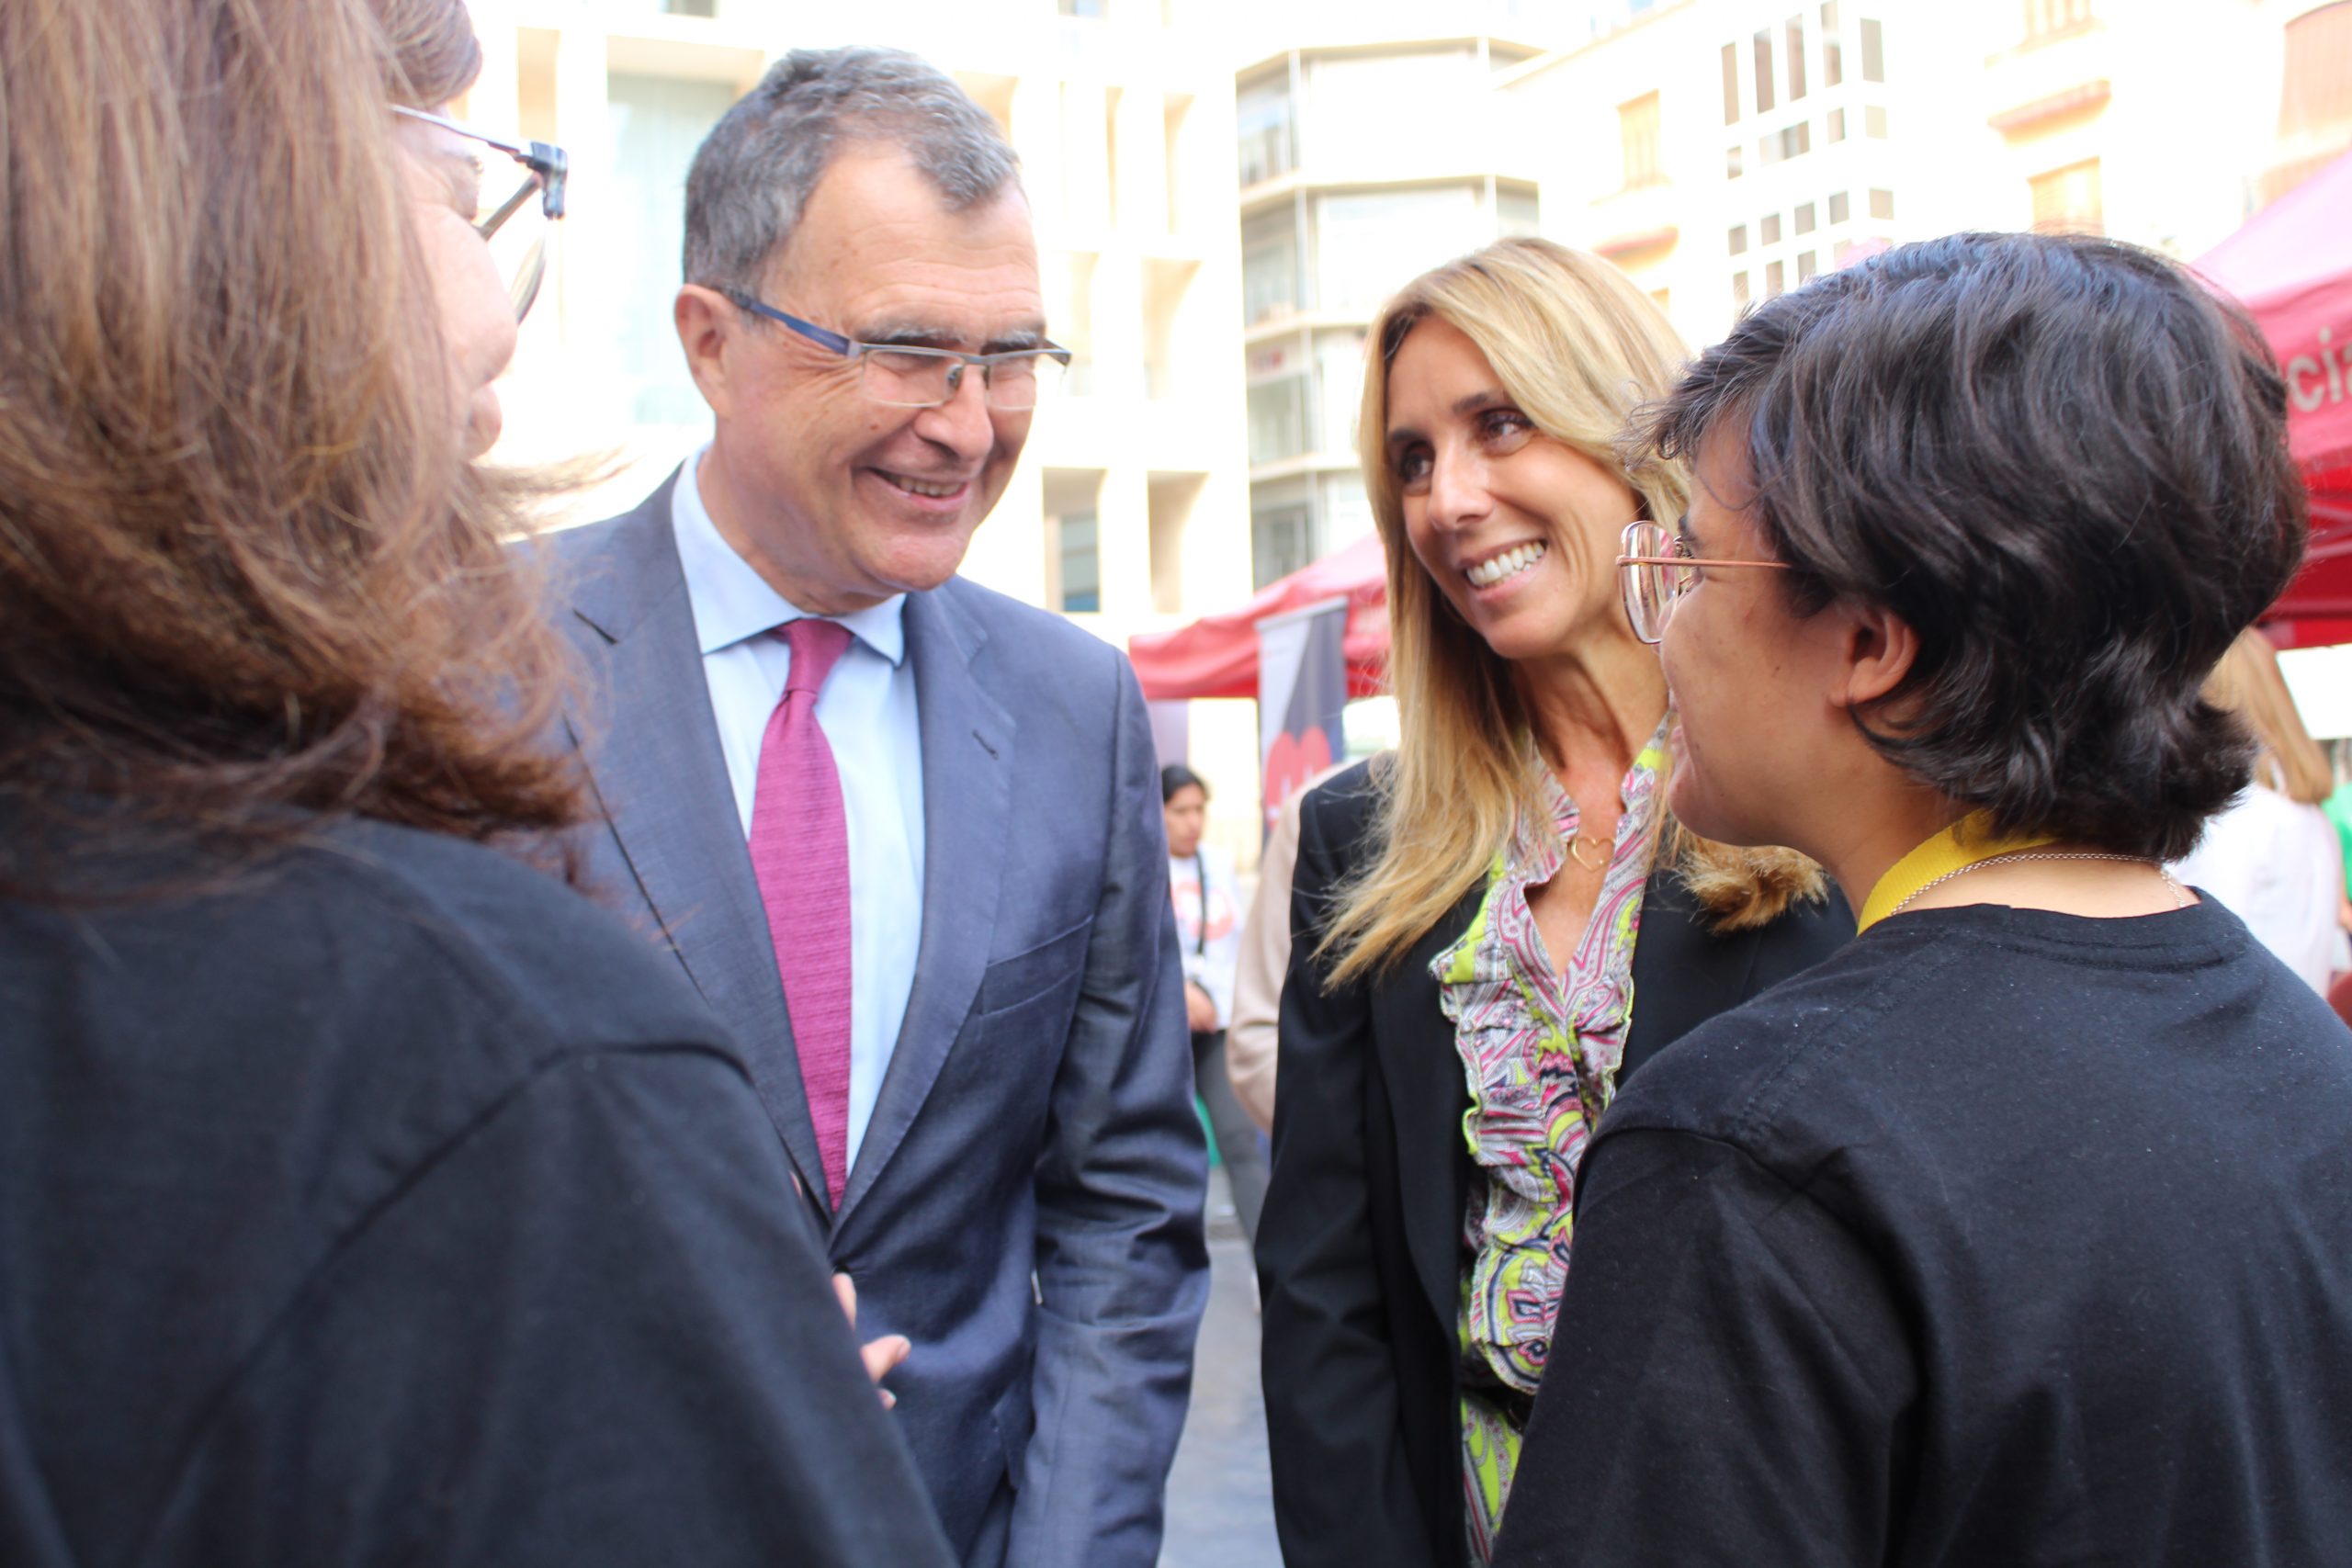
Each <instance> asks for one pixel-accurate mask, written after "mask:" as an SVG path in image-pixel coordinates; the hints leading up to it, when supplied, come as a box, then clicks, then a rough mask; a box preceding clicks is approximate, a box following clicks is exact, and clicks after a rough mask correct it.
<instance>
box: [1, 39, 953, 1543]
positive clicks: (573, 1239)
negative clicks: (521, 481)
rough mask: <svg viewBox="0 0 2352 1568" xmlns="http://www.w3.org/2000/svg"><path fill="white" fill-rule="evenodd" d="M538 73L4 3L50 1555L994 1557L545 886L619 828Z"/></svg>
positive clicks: (761, 1196)
mask: <svg viewBox="0 0 2352 1568" xmlns="http://www.w3.org/2000/svg"><path fill="white" fill-rule="evenodd" d="M480 62H481V56H480V51H479V49H478V47H477V46H476V44H475V42H474V39H473V38H472V35H471V32H470V29H469V26H468V24H467V20H466V17H465V13H464V11H463V9H462V7H461V6H458V4H457V3H456V0H376V3H374V4H372V5H371V4H368V3H365V0H165V3H161V4H159V3H157V0H20V3H12V4H10V5H8V6H0V124H5V125H6V138H5V151H0V158H5V162H6V175H5V181H0V234H5V235H6V243H5V244H0V1173H5V1176H0V1344H5V1347H6V1353H5V1355H4V1356H0V1561H6V1562H10V1563H28V1564H40V1565H42V1568H50V1565H62V1564H64V1563H67V1562H103V1561H118V1560H130V1559H132V1558H136V1559H137V1560H138V1561H141V1562H156V1563H175V1562H191V1563H193V1562H338V1563H358V1562H392V1561H399V1562H497V1563H517V1562H548V1563H556V1562H562V1563H567V1564H577V1563H586V1562H648V1561H655V1560H665V1561H678V1562H698V1563H707V1562H775V1561H782V1560H786V1559H787V1558H788V1559H790V1560H792V1561H796V1562H837V1563H851V1562H858V1563H864V1562H883V1561H887V1562H901V1561H913V1562H940V1561H944V1547H943V1546H942V1543H941V1542H940V1540H939V1538H938V1535H937V1531H936V1529H935V1527H933V1525H932V1524H931V1523H930V1520H929V1517H928V1513H927V1511H926V1510H925V1509H924V1507H923V1506H922V1503H921V1502H920V1501H919V1500H918V1499H919V1496H920V1494H919V1489H918V1487H917V1485H916V1483H915V1480H914V1477H913V1474H912V1472H911V1471H910V1468H909V1466H908V1463H907V1461H906V1459H905V1457H904V1455H903V1453H902V1452H901V1451H900V1450H899V1447H898V1445H897V1443H896V1442H895V1440H894V1439H893V1438H892V1436H891V1434H890V1433H889V1432H888V1429H887V1427H886V1426H885V1421H886V1417H885V1416H883V1414H882V1413H881V1411H880V1409H879V1408H878V1406H877V1404H876V1400H875V1396H874V1393H873V1390H872V1389H871V1388H870V1387H869V1386H868V1385H867V1384H866V1383H865V1379H864V1377H863V1375H862V1373H861V1370H860V1368H859V1366H858V1362H857V1358H856V1355H855V1352H854V1347H853V1345H852V1343H851V1341H850V1339H849V1337H848V1335H847V1333H846V1331H845V1329H844V1326H843V1324H842V1320H841V1316H840V1314H839V1312H838V1311H837V1310H836V1308H835V1306H834V1304H833V1302H832V1298H831V1293H830V1292H828V1291H827V1289H826V1284H825V1280H824V1278H823V1269H822V1264H821V1262H820V1259H819V1257H818V1255H817V1253H816V1251H815V1249H814V1247H813V1246H812V1243H811V1240H810V1238H809V1236H808V1235H806V1234H805V1233H804V1232H803V1230H802V1229H801V1228H800V1226H799V1225H798V1223H797V1220H796V1219H795V1217H794V1216H795V1214H796V1212H797V1205H796V1204H795V1203H794V1202H793V1201H792V1198H791V1193H790V1190H789V1187H788V1185H787V1183H788V1175H787V1172H786V1168H785V1167H784V1165H783V1163H782V1161H781V1158H780V1156H779V1154H778V1151H777V1149H776V1147H775V1139H774V1135H773V1134H772V1133H771V1132H770V1131H769V1129H768V1123H767V1121H766V1118H765V1116H764V1114H763V1111H762V1110H761V1108H760V1105H759V1102H758V1100H757V1099H756V1097H755V1096H754V1094H753V1093H752V1089H751V1087H750V1085H749V1082H748V1080H747V1078H746V1077H745V1076H744V1073H743V1070H742V1068H741V1065H740V1064H739V1063H738V1062H737V1061H736V1059H735V1058H734V1056H733V1054H732V1049H731V1047H730V1046H729V1043H728V1042H727V1041H726V1040H725V1038H724V1036H723V1035H722V1034H721V1033H719V1032H718V1030H717V1027H716V1026H715V1025H714V1024H712V1023H710V1022H709V1021H707V1018H706V1017H705V1016H704V1014H703V1012H702V1010H701V1009H700V1008H699V1006H698V1004H697V1003H696V1001H695V998H694V997H693V996H692V995H691V994H690V993H687V992H685V991H684V988H683V987H681V985H680V983H679V981H678V979H677V977H676V976H674V974H673V971H672V966H671V965H669V964H666V963H665V962H663V961H662V960H661V959H660V958H659V957H658V956H657V955H655V954H653V953H650V952H648V951H647V950H645V949H644V948H643V946H642V944H641V943H640V942H638V941H637V940H636V939H635V938H634V937H633V936H632V935H631V933H629V932H628V931H626V930H625V929H623V928H622V927H621V926H620V925H619V924H618V922H617V921H616V920H614V919H611V918H609V917H608V916H605V915H604V914H603V913H601V912H599V911H597V910H596V909H595V908H594V907H593V906H592V905H591V904H589V903H588V901H587V900H585V899H583V898H581V897H578V896H577V895H576V894H575V893H573V892H572V891H571V890H569V889H567V888H566V887H565V886H562V885H561V882H560V879H559V878H558V877H557V876H555V875H551V874H548V873H547V872H545V871H542V870H539V869H534V868H532V867H530V866H528V865H526V864H522V863H518V862H517V860H516V859H515V858H514V857H511V856H509V855H507V854H504V853H502V852H500V851H499V849H498V848H494V847H492V846H499V845H503V846H514V847H520V846H522V845H524V844H526V843H528V842H533V841H545V836H546V835H548V834H550V833H551V832H553V831H554V830H558V829H563V828H565V827H566V826H568V825H569V824H571V823H572V822H574V821H575V820H576V819H577V818H579V816H580V815H581V802H580V798H579V788H580V786H579V784H578V783H577V782H576V781H575V779H574V778H573V776H572V775H571V772H570V770H569V768H568V766H567V765H566V764H565V763H563V762H562V761H559V760H556V759H553V758H551V757H550V756H548V754H547V753H546V752H545V751H543V750H541V747H540V744H539V740H540V737H542V736H543V735H544V734H545V733H546V732H547V731H548V728H550V726H551V723H552V721H553V717H554V715H555V713H556V712H557V703H558V700H559V699H558V685H557V680H556V676H557V671H558V660H557V655H556V653H555V651H554V649H555V647H556V646H557V645H555V644H554V643H553V642H551V641H550V637H549V634H548V632H547V631H546V630H544V629H543V628H542V626H541V625H540V622H539V619H538V616H537V604H536V601H535V598H534V596H533V594H532V593H531V592H530V591H529V589H528V587H527V585H526V584H525V583H523V582H521V581H518V580H517V579H516V578H515V577H514V576H513V575H512V574H511V572H510V569H509V565H508V562H507V560H506V558H505V555H504V552H503V550H502V549H501V547H500V545H499V542H498V541H499V537H500V536H501V535H502V534H503V533H504V532H506V531H508V530H510V529H511V528H512V527H514V526H515V525H516V524H517V523H518V522H519V521H520V520H521V517H522V508H523V506H524V503H525V502H527V500H528V499H529V496H528V493H527V487H524V486H518V485H515V484H513V483H499V482H494V481H492V479H489V478H487V477H486V476H485V475H484V474H483V473H482V472H481V471H480V470H478V469H476V468H472V467H471V466H470V465H469V457H470V456H472V455H474V454H476V453H478V452H479V451H480V450H481V448H482V447H483V446H486V445H487V444H488V441H489V439H490V438H491V436H492V435H493V434H495V429H496V418H497V405H496V399H495V395H494V393H493V392H492V391H491V389H490V383H491V380H492V378H493V377H494V376H495V375H496V374H497V373H498V371H499V370H500V369H501V368H502V367H503V365H504V362H505V359H506V357H507V356H508V355H509V354H511V352H512V351H513V347H514V343H515V312H516V308H517V306H518V305H526V304H527V302H528V287H529V284H530V282H531V280H532V275H524V276H517V277H516V278H515V279H513V280H511V281H512V282H514V283H515V284H516V285H517V286H518V287H517V288H516V289H515V291H513V292H510V291H509V289H508V288H507V287H506V286H505V285H506V283H507V282H508V281H510V280H506V279H502V277H501V276H499V274H498V272H497V270H496V268H495V266H494V265H493V263H492V259H491V253H490V251H489V249H488V247H487V244H486V241H485V235H484V232H483V231H487V230H490V229H492V228H498V227H503V226H504V225H505V224H507V223H510V222H516V221H520V222H530V221H535V220H545V219H546V218H547V217H549V216H553V215H555V214H556V213H558V212H559V211H560V180H561V172H562V164H561V157H560V153H559V152H556V150H554V149H552V148H548V147H544V146H536V145H531V144H526V143H523V142H520V141H514V142H508V141H499V140H495V139H492V138H489V137H485V136H482V135H481V134H479V133H475V132H470V131H469V130H466V129H465V128H463V127H461V126H458V125H457V124H455V123H454V122H452V121H450V120H449V119H448V118H447V106H448V104H449V102H450V100H451V99H453V98H455V97H456V96H458V95H459V94H460V93H461V92H462V91H463V90H464V89H465V87H466V86H467V85H468V84H469V82H470V80H471V79H472V77H473V75H474V73H475V72H476V71H477V70H478V69H479V67H480ZM510 190H511V191H513V192H514V195H515V199H514V200H513V201H510V202H502V201H501V200H500V198H501V197H505V196H506V195H507V193H508V192H509V191H510Z"/></svg>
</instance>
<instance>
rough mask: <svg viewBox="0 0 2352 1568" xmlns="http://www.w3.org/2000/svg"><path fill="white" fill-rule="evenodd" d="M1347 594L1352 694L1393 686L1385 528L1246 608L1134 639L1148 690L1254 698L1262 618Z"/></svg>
mask: <svg viewBox="0 0 2352 1568" xmlns="http://www.w3.org/2000/svg"><path fill="white" fill-rule="evenodd" d="M1339 598H1345V599H1346V600H1347V602H1348V637H1347V653H1348V695H1350V696H1351V697H1368V696H1372V695H1374V694H1376V693H1378V692H1381V691H1383V690H1385V686H1384V684H1383V675H1382V671H1383V668H1384V666H1385V663H1386V661H1387V658H1388V566H1387V558H1386V557H1385V556H1384V555H1383V554H1382V553H1381V549H1380V536H1379V535H1377V534H1372V535H1367V536H1365V537H1363V538H1361V539H1359V540H1357V541H1356V542H1355V543H1354V544H1352V545H1350V546H1349V547H1347V548H1345V549H1342V550H1337V551H1334V552H1333V553H1332V554H1330V555H1328V556H1325V557H1324V558H1322V559H1321V560H1318V561H1317V562H1315V563H1314V564H1313V565H1311V566H1305V567H1301V568H1300V569H1299V570H1296V571H1294V572H1292V573H1291V574H1290V575H1289V576H1288V577H1284V578H1281V579H1278V580H1277V581H1273V582H1270V583H1268V584H1267V585H1266V586H1265V587H1264V588H1263V589H1262V590H1261V591H1260V592H1259V593H1258V596H1257V597H1256V598H1254V599H1252V600H1250V603H1248V604H1244V605H1242V606H1241V607H1240V608H1239V609H1238V610H1227V611H1226V612H1225V613H1224V614H1222V615H1204V616H1203V617H1202V618H1201V619H1199V620H1197V621H1194V622H1193V624H1192V625H1191V626H1180V627H1178V628H1177V629H1176V630H1174V631H1172V632H1146V633H1143V634H1140V635H1138V636H1136V637H1130V638H1128V639H1127V652H1128V657H1130V658H1131V659H1133V660H1135V667H1136V679H1137V680H1138V681H1140V682H1143V694H1144V695H1145V696H1146V697H1148V698H1149V699H1150V700H1152V701H1153V702H1171V701H1175V700H1177V699H1180V698H1183V697H1254V696H1256V695H1257V694H1258V623H1259V622H1260V621H1262V620H1264V619H1265V618H1266V617H1267V616H1269V615H1281V614H1283V612H1284V611H1286V610H1303V609H1305V608H1306V606H1307V605H1309V604H1317V603H1318V602H1320V601H1322V600H1325V599H1339Z"/></svg>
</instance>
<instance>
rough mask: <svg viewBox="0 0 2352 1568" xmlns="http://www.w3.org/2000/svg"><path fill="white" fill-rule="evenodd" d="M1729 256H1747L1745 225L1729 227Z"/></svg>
mask: <svg viewBox="0 0 2352 1568" xmlns="http://www.w3.org/2000/svg"><path fill="white" fill-rule="evenodd" d="M1731 254H1734V255H1736V256H1744V255H1746V254H1747V224H1745V223H1735V224H1733V225H1732V226H1731Z"/></svg>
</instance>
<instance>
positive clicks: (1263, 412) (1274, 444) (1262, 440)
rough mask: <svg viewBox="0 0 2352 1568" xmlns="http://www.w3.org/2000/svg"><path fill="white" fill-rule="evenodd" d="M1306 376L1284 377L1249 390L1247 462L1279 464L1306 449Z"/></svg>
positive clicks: (1262, 383)
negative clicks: (1248, 449)
mask: <svg viewBox="0 0 2352 1568" xmlns="http://www.w3.org/2000/svg"><path fill="white" fill-rule="evenodd" d="M1306 412H1307V379H1306V377H1305V376H1285V377H1283V378H1282V379H1281V380H1279V381H1261V382H1260V383H1259V384H1258V385H1256V386H1254V387H1251V388H1250V462H1252V463H1279V462H1281V461H1283V459H1284V458H1286V457H1298V456H1300V455H1301V454H1302V453H1304V452H1306V450H1307V432H1306Z"/></svg>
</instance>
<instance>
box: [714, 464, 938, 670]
mask: <svg viewBox="0 0 2352 1568" xmlns="http://www.w3.org/2000/svg"><path fill="white" fill-rule="evenodd" d="M709 450H710V447H709V446H708V445H707V444H706V445H704V446H702V447H700V448H699V449H698V450H696V451H695V455H694V456H693V457H689V458H687V459H686V465H685V467H684V468H681V469H679V470H678V482H677V486H676V488H675V490H674V491H673V492H672V494H671V497H670V522H671V527H672V529H673V532H675V534H676V535H677V538H678V565H679V566H680V568H681V569H683V570H684V572H685V577H686V602H687V604H689V605H690V606H691V607H692V608H693V610H694V616H695V638H696V640H698V641H699V642H700V643H701V644H702V651H703V652H704V653H705V654H713V653H717V652H718V651H719V650H720V649H726V648H732V647H734V646H735V645H736V644H737V643H739V642H745V641H748V640H750V639H751V638H752V637H764V636H766V635H767V634H768V633H769V632H772V631H774V630H775V628H776V627H778V626H783V625H784V624H785V623H786V622H787V621H797V620H799V619H801V618H802V617H803V616H805V615H808V614H809V612H808V611H806V610H803V609H801V608H800V607H799V606H798V605H797V604H793V603H792V601H790V600H789V599H786V597H785V596H784V595H783V594H781V593H778V592H776V591H775V589H773V588H771V587H769V586H768V582H767V580H766V579H765V578H763V577H762V576H761V575H760V574H759V573H758V572H756V571H754V570H752V564H751V563H750V562H749V561H747V560H745V559H744V558H742V557H741V556H739V555H737V554H736V553H735V547H733V546H732V545H729V543H728V542H727V541H726V539H725V538H723V537H722V536H720V534H719V532H718V524H716V523H714V522H712V521H711V518H710V509H709V508H708V507H707V506H705V505H704V504H703V501H702V485H701V482H700V479H699V476H700V474H701V471H702V458H703V454H704V453H705V452H707V451H709ZM906 608H907V596H906V595H905V594H903V593H897V594H893V595H891V596H890V597H889V598H888V599H885V600H883V601H882V603H880V604H875V605H872V606H870V607H868V608H866V609H863V610H854V611H852V612H851V613H850V614H848V615H831V616H827V617H826V618H827V619H829V620H834V621H839V622H840V623H841V624H842V626H847V627H848V628H849V629H850V633H851V635H852V636H854V637H856V638H857V640H858V641H860V642H862V643H864V644H865V646H866V647H868V648H870V649H873V650H874V651H875V652H876V653H878V654H880V655H881V656H882V657H883V658H885V659H887V660H889V661H890V662H891V663H892V664H894V665H895V664H898V663H899V662H900V661H902V660H904V659H905V658H906V656H907V626H906Z"/></svg>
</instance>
